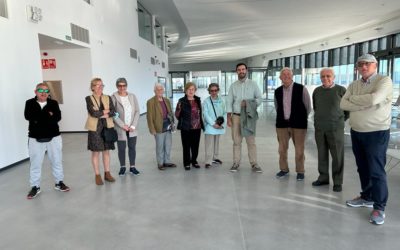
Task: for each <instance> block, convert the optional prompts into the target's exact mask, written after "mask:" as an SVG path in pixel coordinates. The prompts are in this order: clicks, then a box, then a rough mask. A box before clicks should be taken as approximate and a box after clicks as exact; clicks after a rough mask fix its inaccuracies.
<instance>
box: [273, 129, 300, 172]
mask: <svg viewBox="0 0 400 250" xmlns="http://www.w3.org/2000/svg"><path fill="white" fill-rule="evenodd" d="M276 134H277V137H278V142H279V168H280V170H282V171H285V172H289V165H288V159H287V158H288V157H287V152H288V148H289V140H290V138H292V141H293V144H294V150H295V162H296V172H297V173H304V160H305V156H304V141H305V139H306V134H307V129H297V128H276Z"/></svg>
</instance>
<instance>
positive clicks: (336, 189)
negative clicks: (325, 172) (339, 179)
mask: <svg viewBox="0 0 400 250" xmlns="http://www.w3.org/2000/svg"><path fill="white" fill-rule="evenodd" d="M333 192H342V185H333Z"/></svg>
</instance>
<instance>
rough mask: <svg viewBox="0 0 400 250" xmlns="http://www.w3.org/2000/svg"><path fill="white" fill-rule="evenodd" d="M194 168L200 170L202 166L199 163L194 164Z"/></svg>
mask: <svg viewBox="0 0 400 250" xmlns="http://www.w3.org/2000/svg"><path fill="white" fill-rule="evenodd" d="M192 167H194V168H200V165H199V164H198V163H195V164H193V163H192Z"/></svg>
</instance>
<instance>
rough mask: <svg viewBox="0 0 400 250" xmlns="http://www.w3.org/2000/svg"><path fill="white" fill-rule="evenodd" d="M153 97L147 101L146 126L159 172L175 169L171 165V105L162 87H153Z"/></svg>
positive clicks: (159, 85)
mask: <svg viewBox="0 0 400 250" xmlns="http://www.w3.org/2000/svg"><path fill="white" fill-rule="evenodd" d="M154 93H155V96H154V97H152V98H150V99H149V100H148V101H147V126H148V127H149V131H150V134H152V135H154V137H155V139H156V157H157V166H158V169H159V170H165V168H168V167H176V165H175V164H174V163H171V145H172V134H171V132H172V128H173V126H174V124H173V123H174V116H173V114H172V109H171V103H170V102H169V100H168V98H166V97H164V96H163V95H164V86H163V85H161V84H159V83H157V84H156V85H155V86H154Z"/></svg>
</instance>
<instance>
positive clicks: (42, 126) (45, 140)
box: [25, 83, 69, 199]
mask: <svg viewBox="0 0 400 250" xmlns="http://www.w3.org/2000/svg"><path fill="white" fill-rule="evenodd" d="M35 94H36V96H35V97H34V98H32V99H29V100H27V101H26V103H25V119H26V120H28V121H29V133H28V136H29V139H28V149H29V158H30V163H31V165H30V184H31V190H30V191H29V193H28V195H27V198H28V199H33V198H35V197H36V196H37V195H38V194H39V193H40V178H41V171H42V163H43V158H44V155H45V153H46V151H47V154H48V156H49V160H50V163H51V167H52V169H53V176H54V179H55V183H56V184H55V189H56V190H59V191H61V192H67V191H69V187H68V186H66V185H65V184H64V183H63V179H64V173H63V166H62V151H61V150H62V139H61V135H60V129H59V127H58V122H59V121H60V120H61V111H60V108H59V106H58V102H57V101H55V100H52V99H50V97H49V94H50V90H49V86H48V85H47V83H39V84H38V85H36V89H35Z"/></svg>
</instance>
